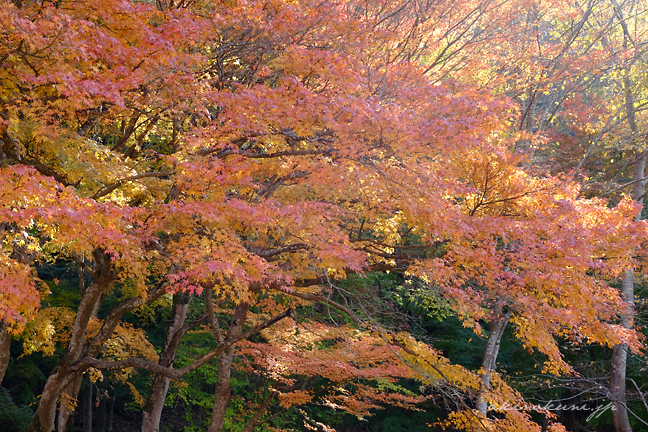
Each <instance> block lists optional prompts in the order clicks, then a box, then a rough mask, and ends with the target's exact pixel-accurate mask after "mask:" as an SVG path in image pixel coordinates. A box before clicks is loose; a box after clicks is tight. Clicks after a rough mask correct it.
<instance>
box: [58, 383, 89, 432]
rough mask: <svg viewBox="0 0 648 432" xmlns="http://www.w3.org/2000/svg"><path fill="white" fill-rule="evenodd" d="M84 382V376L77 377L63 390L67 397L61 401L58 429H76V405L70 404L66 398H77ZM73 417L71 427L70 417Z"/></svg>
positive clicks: (61, 431)
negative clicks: (69, 423)
mask: <svg viewBox="0 0 648 432" xmlns="http://www.w3.org/2000/svg"><path fill="white" fill-rule="evenodd" d="M82 382H83V377H79V378H77V379H76V380H75V381H74V382H72V383H71V384H70V385H69V386H67V388H66V389H65V390H64V391H63V394H65V395H67V397H65V398H61V400H60V402H59V412H58V419H57V429H56V430H57V431H59V432H65V431H67V430H74V415H73V414H74V406H70V404H69V403H67V401H66V399H68V398H69V399H70V400H72V399H75V400H76V398H77V396H78V395H79V390H80V389H81V383H82ZM70 418H72V423H71V427H70V426H69V425H68V421H69V419H70Z"/></svg>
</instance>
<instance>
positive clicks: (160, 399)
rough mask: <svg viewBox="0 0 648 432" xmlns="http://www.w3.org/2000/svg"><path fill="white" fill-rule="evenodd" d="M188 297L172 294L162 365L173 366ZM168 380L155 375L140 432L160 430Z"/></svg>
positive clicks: (186, 295)
mask: <svg viewBox="0 0 648 432" xmlns="http://www.w3.org/2000/svg"><path fill="white" fill-rule="evenodd" d="M190 299H191V296H190V295H188V294H181V293H178V294H176V295H174V296H173V308H172V311H171V316H172V317H173V318H172V319H173V321H172V322H171V324H170V325H169V328H168V330H167V334H166V337H165V339H164V345H163V346H162V352H161V353H160V360H159V364H160V365H162V366H165V367H171V366H173V360H174V359H175V355H176V351H177V350H178V346H179V345H180V338H179V337H175V336H176V335H177V334H179V332H181V331H182V328H183V326H184V323H185V320H186V318H187V310H188V309H189V300H190ZM169 382H170V380H169V378H167V377H165V376H163V375H160V374H156V375H155V380H154V381H153V385H152V386H151V391H150V393H149V395H148V398H147V399H146V405H144V410H143V411H142V432H158V431H159V430H160V419H161V416H162V409H163V408H164V401H165V400H166V395H167V392H168V391H169Z"/></svg>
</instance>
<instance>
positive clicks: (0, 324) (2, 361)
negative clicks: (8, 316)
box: [0, 321, 11, 384]
mask: <svg viewBox="0 0 648 432" xmlns="http://www.w3.org/2000/svg"><path fill="white" fill-rule="evenodd" d="M10 348H11V335H10V334H9V329H8V328H7V325H6V324H5V323H4V321H0V384H2V380H3V379H4V376H5V373H6V372H7V367H9V361H10V360H11V352H10Z"/></svg>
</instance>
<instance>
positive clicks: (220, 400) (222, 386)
mask: <svg viewBox="0 0 648 432" xmlns="http://www.w3.org/2000/svg"><path fill="white" fill-rule="evenodd" d="M248 308H249V305H248V304H247V303H242V304H240V305H238V306H237V307H236V310H235V311H234V315H233V316H232V323H231V324H230V328H229V330H228V332H227V338H226V339H225V344H229V345H230V347H229V348H227V349H226V350H225V351H224V352H223V353H222V354H221V355H220V357H219V359H218V375H217V377H216V391H215V398H214V409H213V410H212V416H211V419H210V421H209V429H208V432H222V431H223V423H224V421H225V411H226V410H227V404H228V403H229V400H230V397H231V389H230V376H231V373H232V361H233V360H234V352H235V351H236V348H235V347H234V342H232V341H233V340H235V339H236V337H237V336H239V335H240V334H241V332H242V331H243V327H244V326H245V319H246V317H247V312H248Z"/></svg>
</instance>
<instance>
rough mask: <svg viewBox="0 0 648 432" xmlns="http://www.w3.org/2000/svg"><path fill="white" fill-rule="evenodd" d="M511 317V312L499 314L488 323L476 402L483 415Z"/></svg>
mask: <svg viewBox="0 0 648 432" xmlns="http://www.w3.org/2000/svg"><path fill="white" fill-rule="evenodd" d="M510 318H511V312H510V311H509V312H507V313H504V314H501V313H500V314H497V315H496V316H495V317H494V318H493V319H492V320H491V321H490V322H489V323H488V324H489V326H490V332H489V334H488V340H487V341H486V349H485V350H484V358H483V360H482V373H481V380H482V383H481V389H480V391H479V395H478V397H477V402H476V403H475V409H476V410H477V411H479V413H480V414H481V415H483V416H486V412H487V410H488V402H487V401H486V393H487V392H488V390H489V389H490V382H491V373H492V372H493V371H494V370H495V369H496V366H497V355H498V354H499V348H500V343H501V341H502V335H503V334H504V329H506V324H508V321H509V319H510Z"/></svg>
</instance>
